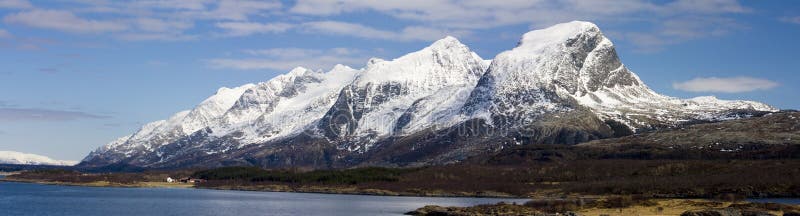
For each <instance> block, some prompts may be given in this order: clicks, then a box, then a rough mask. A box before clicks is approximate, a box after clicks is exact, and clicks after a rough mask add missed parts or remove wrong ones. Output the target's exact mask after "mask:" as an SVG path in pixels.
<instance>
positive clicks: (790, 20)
mask: <svg viewBox="0 0 800 216" xmlns="http://www.w3.org/2000/svg"><path fill="white" fill-rule="evenodd" d="M780 20H781V21H783V22H787V23H794V24H800V16H794V17H781V18H780Z"/></svg>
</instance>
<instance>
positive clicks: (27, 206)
mask: <svg viewBox="0 0 800 216" xmlns="http://www.w3.org/2000/svg"><path fill="white" fill-rule="evenodd" d="M500 201H505V202H518V203H522V202H525V200H522V199H491V198H431V197H391V196H362V195H333V194H313V193H277V192H248V191H222V190H202V189H170V188H109V187H76V186H57V185H41V184H29V183H14V182H0V215H85V216H89V215H103V216H107V215H236V216H246V215H401V214H403V213H404V212H408V211H411V210H414V209H416V208H419V207H422V206H425V205H443V206H470V205H476V204H488V203H497V202H500Z"/></svg>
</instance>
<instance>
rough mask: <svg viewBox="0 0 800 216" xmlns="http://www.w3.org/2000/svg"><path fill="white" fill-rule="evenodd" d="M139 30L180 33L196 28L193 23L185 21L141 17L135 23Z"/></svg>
mask: <svg viewBox="0 0 800 216" xmlns="http://www.w3.org/2000/svg"><path fill="white" fill-rule="evenodd" d="M133 22H134V23H135V24H136V26H137V28H139V29H140V30H142V31H146V32H180V31H183V30H186V29H190V28H192V27H194V23H193V22H188V21H183V20H162V19H155V18H149V17H140V18H137V19H135V20H134V21H133Z"/></svg>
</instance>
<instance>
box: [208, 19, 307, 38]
mask: <svg viewBox="0 0 800 216" xmlns="http://www.w3.org/2000/svg"><path fill="white" fill-rule="evenodd" d="M216 26H217V28H221V29H224V30H225V31H226V32H225V33H224V35H225V36H248V35H253V34H264V33H281V32H285V31H286V30H289V29H290V28H292V27H293V25H292V24H289V23H256V22H223V23H217V24H216Z"/></svg>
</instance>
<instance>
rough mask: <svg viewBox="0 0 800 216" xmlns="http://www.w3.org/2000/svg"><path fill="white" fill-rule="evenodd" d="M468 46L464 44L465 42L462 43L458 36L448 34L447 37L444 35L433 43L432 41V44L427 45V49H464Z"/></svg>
mask: <svg viewBox="0 0 800 216" xmlns="http://www.w3.org/2000/svg"><path fill="white" fill-rule="evenodd" d="M466 47H467V45H464V44H463V43H461V41H459V40H458V39H457V38H455V37H453V36H449V35H448V36H446V37H444V38H442V39H439V40H437V41H434V42H433V43H431V45H430V46H428V47H427V49H433V50H447V49H453V48H455V49H463V48H466Z"/></svg>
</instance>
